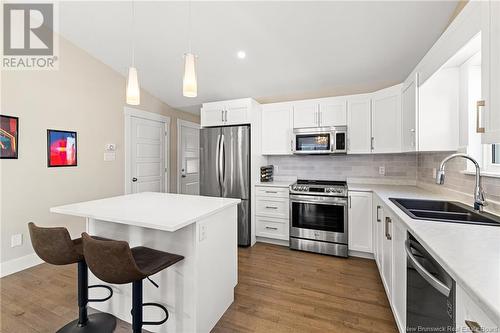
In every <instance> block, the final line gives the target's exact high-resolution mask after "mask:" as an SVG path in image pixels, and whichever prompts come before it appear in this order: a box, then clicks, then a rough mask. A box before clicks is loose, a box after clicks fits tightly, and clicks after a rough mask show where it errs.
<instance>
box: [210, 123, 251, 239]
mask: <svg viewBox="0 0 500 333" xmlns="http://www.w3.org/2000/svg"><path fill="white" fill-rule="evenodd" d="M200 194H201V195H207V196H212V197H223V198H236V199H241V203H240V204H239V205H238V245H240V246H249V245H250V230H251V228H250V223H251V218H250V216H251V215H250V207H251V206H250V126H228V127H212V128H203V129H201V132H200Z"/></svg>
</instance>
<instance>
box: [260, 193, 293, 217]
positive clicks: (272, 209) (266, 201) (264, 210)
mask: <svg viewBox="0 0 500 333" xmlns="http://www.w3.org/2000/svg"><path fill="white" fill-rule="evenodd" d="M288 202H289V201H288V199H285V198H271V197H266V198H260V197H257V200H256V203H257V205H256V206H257V207H256V215H261V216H270V217H279V218H284V219H288V210H289V207H288Z"/></svg>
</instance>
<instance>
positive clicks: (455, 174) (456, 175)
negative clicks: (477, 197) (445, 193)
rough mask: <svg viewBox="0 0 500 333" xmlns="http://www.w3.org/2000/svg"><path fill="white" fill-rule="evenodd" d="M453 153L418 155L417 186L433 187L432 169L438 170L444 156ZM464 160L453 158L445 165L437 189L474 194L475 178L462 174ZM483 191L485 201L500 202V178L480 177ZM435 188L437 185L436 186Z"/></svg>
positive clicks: (464, 164) (464, 165)
mask: <svg viewBox="0 0 500 333" xmlns="http://www.w3.org/2000/svg"><path fill="white" fill-rule="evenodd" d="M453 153H455V152H432V153H419V154H418V168H417V184H420V185H424V186H425V185H427V186H428V185H435V180H434V177H433V169H434V168H436V169H437V168H439V164H440V163H441V161H442V160H443V158H445V157H446V156H448V155H450V154H453ZM466 164H467V162H466V160H465V159H463V158H455V159H452V160H450V161H449V162H448V163H447V164H446V169H445V172H446V178H445V183H444V184H443V185H440V186H439V187H443V188H446V189H450V190H453V191H456V192H460V193H464V194H467V195H472V194H473V193H474V184H475V178H474V176H473V175H467V174H464V173H463V172H462V171H463V170H465V168H466ZM482 184H483V189H484V192H485V195H486V200H487V201H488V200H491V201H496V202H500V178H492V177H482ZM436 186H437V185H436Z"/></svg>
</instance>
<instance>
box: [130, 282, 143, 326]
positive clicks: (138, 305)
mask: <svg viewBox="0 0 500 333" xmlns="http://www.w3.org/2000/svg"><path fill="white" fill-rule="evenodd" d="M132 332H133V333H141V332H142V280H139V281H134V282H132Z"/></svg>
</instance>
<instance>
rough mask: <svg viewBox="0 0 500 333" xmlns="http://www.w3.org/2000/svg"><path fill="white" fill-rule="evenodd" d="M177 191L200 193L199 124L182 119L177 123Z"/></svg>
mask: <svg viewBox="0 0 500 333" xmlns="http://www.w3.org/2000/svg"><path fill="white" fill-rule="evenodd" d="M177 131H178V132H177V140H178V141H177V144H178V149H179V150H178V153H177V156H178V164H179V168H178V173H179V176H178V177H177V179H178V181H177V192H178V193H183V194H192V195H198V194H200V170H199V169H200V126H199V125H198V124H195V123H190V122H187V121H183V120H178V123H177Z"/></svg>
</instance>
